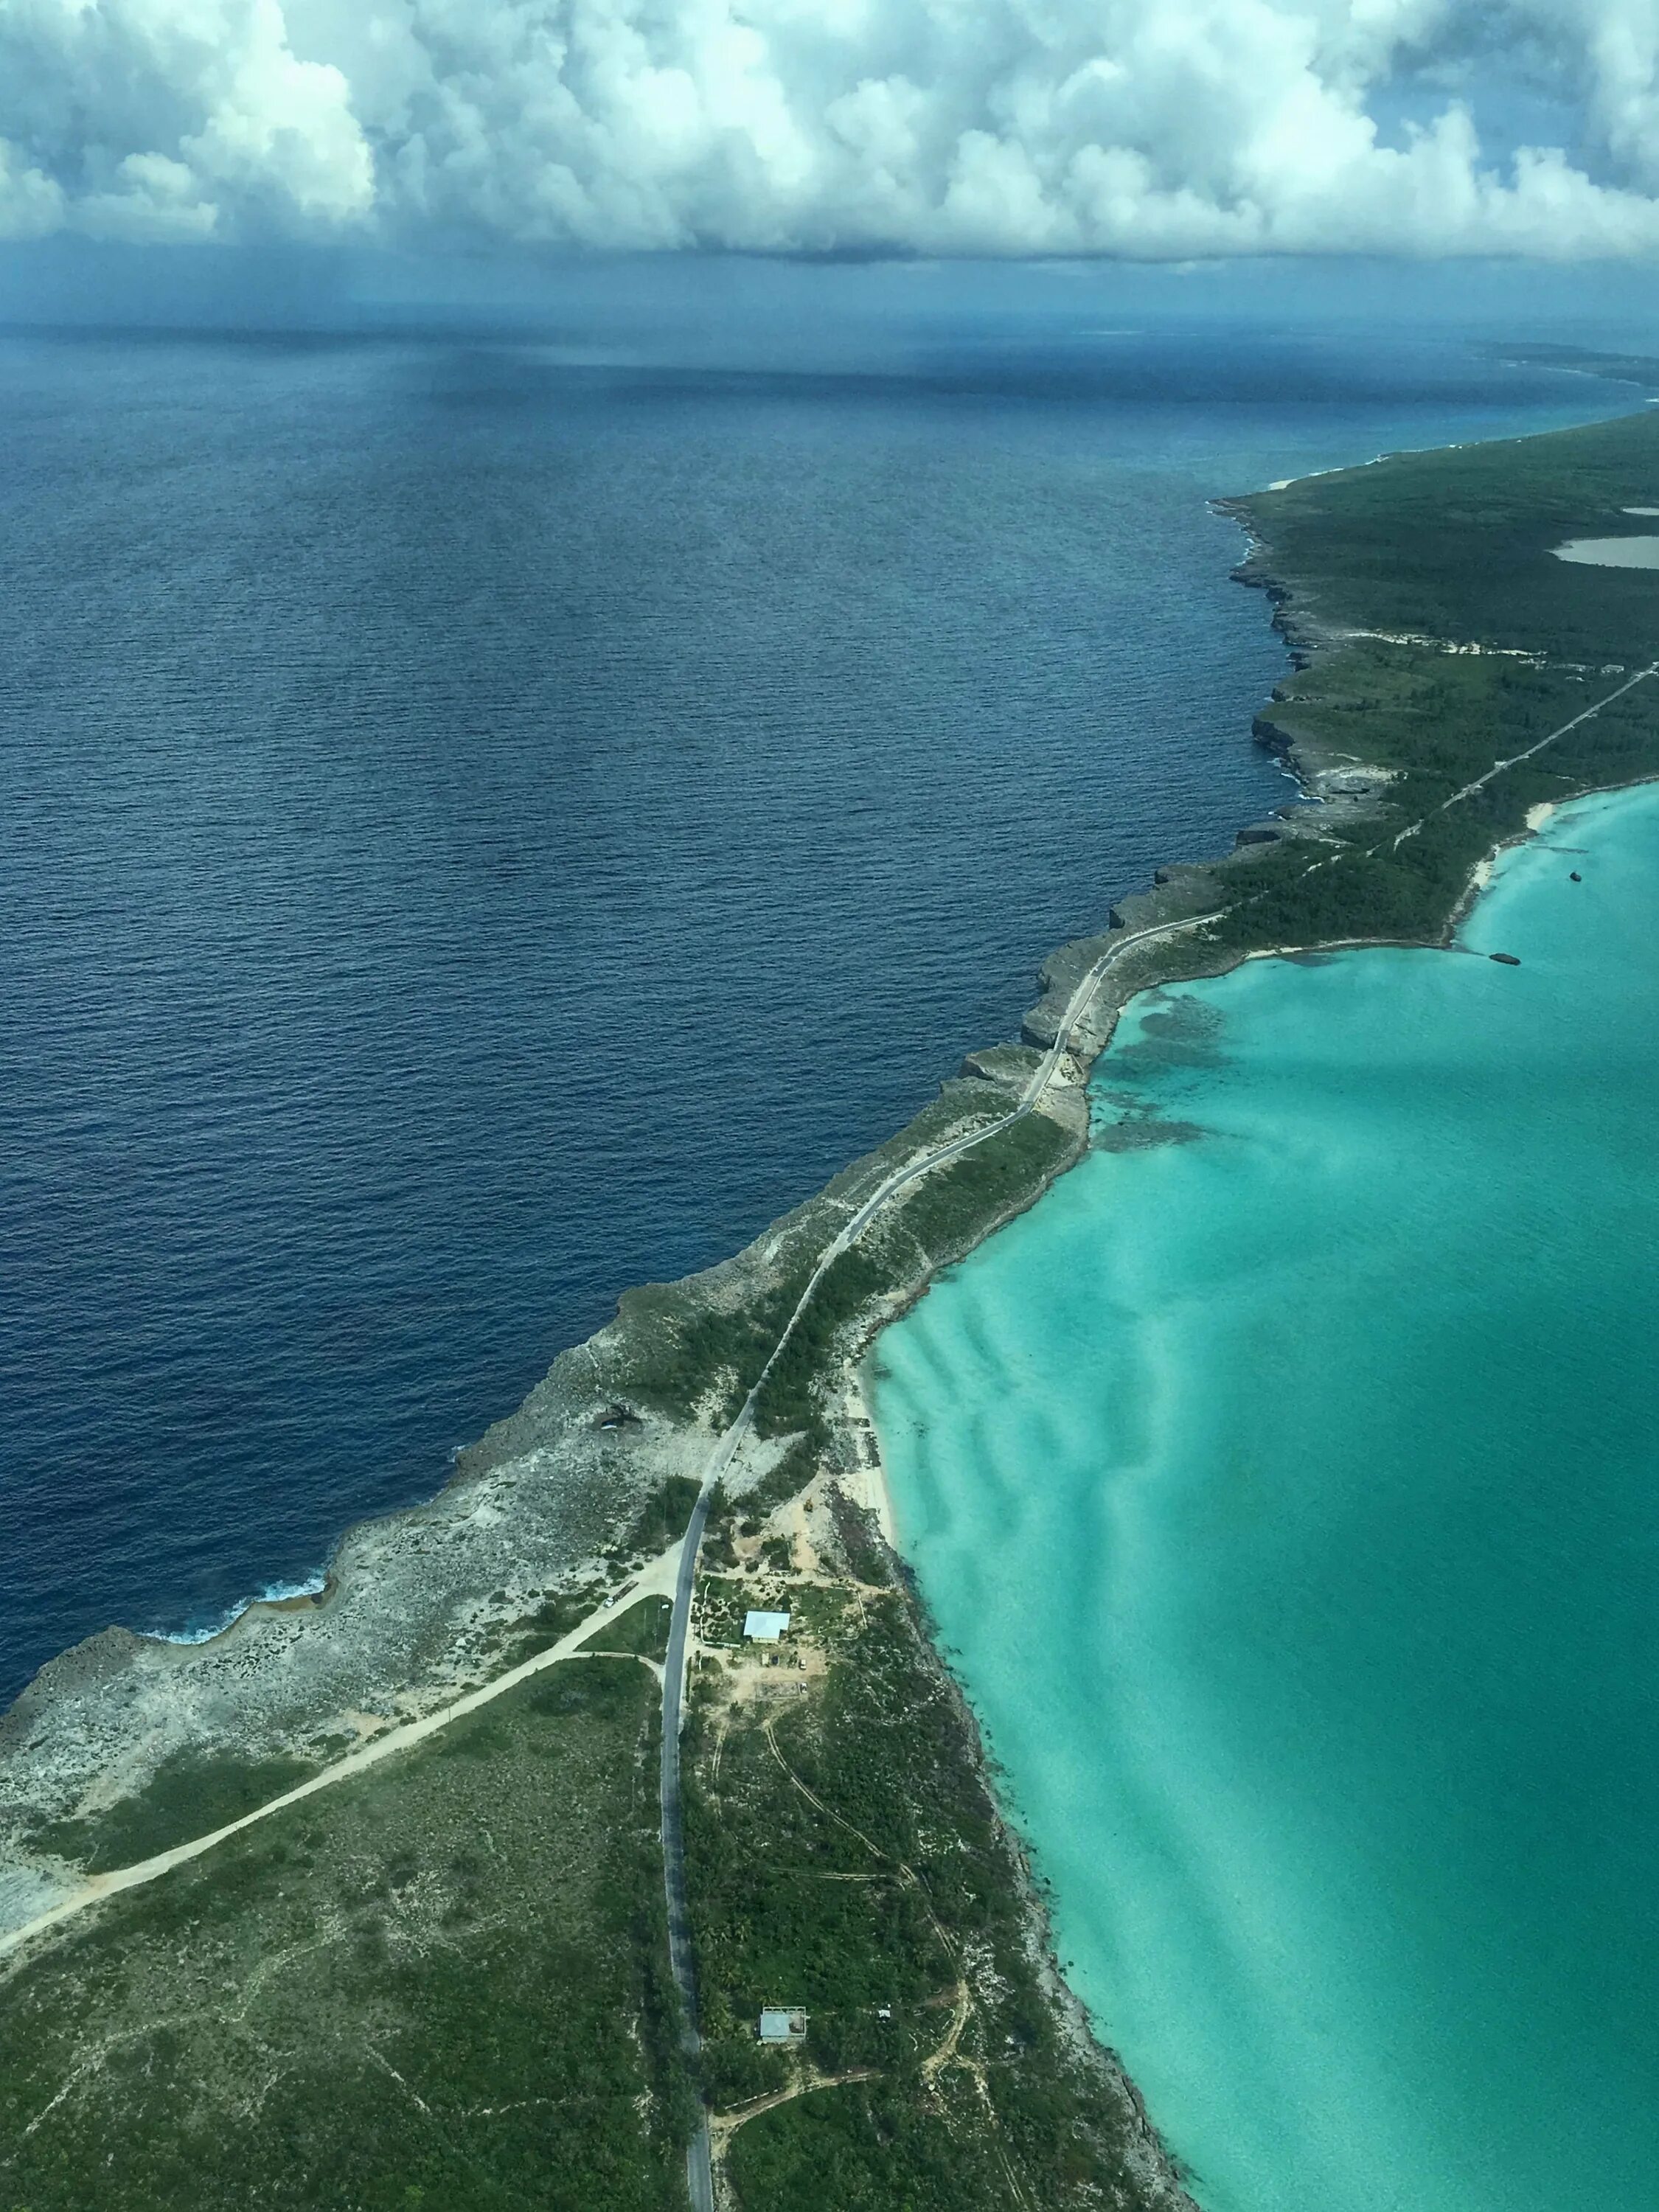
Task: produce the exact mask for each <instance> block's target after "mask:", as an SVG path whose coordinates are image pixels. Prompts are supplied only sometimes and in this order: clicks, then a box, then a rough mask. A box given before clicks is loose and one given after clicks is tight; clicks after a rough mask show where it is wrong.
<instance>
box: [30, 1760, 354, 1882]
mask: <svg viewBox="0 0 1659 2212" xmlns="http://www.w3.org/2000/svg"><path fill="white" fill-rule="evenodd" d="M316 1771H317V1769H316V1767H315V1766H314V1765H313V1764H312V1762H311V1761H310V1760H308V1759H236V1758H234V1757H232V1756H231V1755H230V1754H229V1753H218V1752H210V1753H202V1752H195V1753H174V1754H173V1757H172V1758H170V1759H163V1760H162V1762H161V1765H159V1766H158V1767H157V1768H156V1770H155V1773H154V1774H153V1775H152V1776H151V1777H150V1779H149V1782H147V1783H146V1784H145V1785H144V1787H143V1789H142V1790H139V1791H138V1792H137V1794H136V1795H135V1796H131V1797H126V1798H123V1799H122V1801H121V1802H120V1803H119V1804H117V1805H113V1806H112V1807H111V1808H109V1810H108V1811H107V1812H105V1813H98V1814H92V1815H90V1816H89V1817H88V1818H87V1819H84V1820H59V1821H57V1822H55V1823H54V1824H53V1825H52V1826H51V1827H47V1828H40V1829H37V1830H36V1831H35V1832H34V1834H33V1837H32V1838H31V1839H30V1840H31V1841H32V1843H33V1845H34V1847H35V1848H36V1850H43V1851H54V1852H56V1853H57V1854H58V1857H60V1858H65V1859H68V1860H70V1862H71V1863H72V1864H75V1865H77V1866H82V1867H84V1868H85V1869H87V1871H88V1873H89V1874H103V1873H106V1871H107V1870H108V1869H110V1868H112V1867H124V1866H135V1865H137V1863H138V1861H139V1860H140V1859H147V1858H153V1857H155V1854H156V1853H157V1852H158V1851H165V1850H171V1849H172V1847H173V1844H182V1843H185V1842H188V1840H189V1839H190V1838H191V1837H192V1836H204V1835H208V1834H210V1833H211V1832H212V1831H213V1830H214V1829H215V1828H223V1827H228V1826H229V1824H230V1822H231V1821H233V1820H240V1818H241V1817H242V1815H243V1814H244V1813H252V1812H253V1811H255V1810H256V1809H257V1808H258V1807H259V1806H261V1805H266V1804H269V1803H270V1800H271V1799H272V1798H273V1797H280V1796H282V1795H283V1791H284V1790H292V1789H294V1788H295V1786H296V1785H297V1784H300V1783H301V1782H303V1781H305V1780H306V1778H307V1776H309V1775H312V1774H314V1773H315V1772H316Z"/></svg>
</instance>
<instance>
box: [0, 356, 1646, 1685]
mask: <svg viewBox="0 0 1659 2212" xmlns="http://www.w3.org/2000/svg"><path fill="white" fill-rule="evenodd" d="M1628 404H1635V401H1634V397H1633V395H1632V394H1631V393H1630V392H1628V391H1627V390H1625V389H1623V388H1620V387H1613V386H1597V385H1595V384H1594V383H1592V382H1590V381H1589V380H1585V379H1583V378H1576V377H1567V376H1565V375H1560V374H1544V373H1541V372H1522V371H1516V370H1506V369H1503V368H1497V367H1494V366H1491V365H1489V364H1487V363H1486V362H1482V361H1481V360H1480V359H1479V358H1477V357H1476V356H1474V355H1473V354H1472V353H1467V352H1465V351H1463V350H1462V349H1459V348H1458V347H1455V346H1452V345H1445V346H1437V347H1434V348H1426V347H1423V346H1413V347H1407V346H1403V345H1401V344H1398V343H1393V342H1391V341H1389V340H1388V339H1386V338H1383V337H1364V338H1363V339H1362V338H1359V337H1353V338H1349V339H1345V340H1342V341H1337V340H1334V339H1331V338H1328V337H1325V338H1319V337H1297V336H1294V335H1292V336H1288V337H1286V336H1283V335H1280V336H1276V337H1265V336H1248V335H1240V334H1237V333H1231V334H1230V333H1225V332H1223V333H1218V332H1215V331H1209V332H1205V333H1200V334H1188V335H1185V336H1183V335H1180V334H1170V335H1164V336H1160V335H1157V334H1152V335H1146V334H1142V335H1134V334H1129V335H1127V336H1126V335H1124V334H1121V333H1117V334H1113V333H1091V332H1090V331H1087V330H1084V329H1079V331H1074V332H1072V333H1071V334H1069V335H1068V336H1066V337H1064V338H1056V337H1054V336H1053V334H1052V333H1050V334H1049V335H1048V337H1046V338H1045V339H1044V340H1043V341H1042V343H1037V342H1036V341H1035V340H1030V341H1029V342H1028V341H1027V340H1025V339H1023V338H1018V337H1011V336H1010V335H1009V334H1008V333H1007V332H1006V331H1002V332H994V331H979V332H976V333H975V334H973V335H972V336H969V335H966V334H964V335H963V337H962V338H961V340H960V341H959V342H957V343H947V342H945V340H944V339H942V338H940V337H939V336H938V335H937V334H935V336H934V337H933V338H932V339H930V341H929V342H928V343H927V345H925V346H923V345H921V344H918V345H915V346H905V345H901V344H899V343H896V342H895V343H892V344H891V345H890V348H889V350H888V353H887V355H886V356H884V357H883V358H882V359H881V360H879V361H877V362H872V364H871V365H870V366H868V367H867V368H864V369H861V370H858V371H852V370H847V371H843V372H841V373H836V374H827V373H826V374H805V373H790V374H785V373H781V372H776V371H773V372H768V373H758V372H757V373H755V374H744V373H743V372H741V371H739V370H732V371H715V370H712V369H707V368H705V369H700V370H696V371H684V372H681V371H676V370H674V369H673V368H667V367H649V366H639V365H636V366H634V367H631V368H630V367H623V366H611V367H606V366H604V365H600V364H595V363H594V362H592V361H589V362H585V363H584V362H579V361H578V362H573V360H572V359H571V358H570V356H568V353H565V352H562V351H561V350H560V349H556V348H554V347H552V346H546V345H541V344H538V343H534V342H532V341H529V340H522V339H521V340H507V339H489V338H483V337H476V336H473V337H442V336H439V337H380V338H364V337H352V338H347V339H341V340H339V341H331V340H327V339H319V338H311V339H307V340H305V341H303V342H295V343H286V342H278V341H274V340H270V339H258V338H247V337H243V338H232V339H224V338H216V337H188V338H169V337H145V338H142V339H137V338H133V337H107V336H97V335H89V336H87V335H83V336H76V337H49V336H40V335H29V334H14V335H11V336H7V337H0V499H3V525H0V828H3V836H4V841H5V843H4V860H3V868H0V1701H3V1700H4V1699H7V1698H9V1697H10V1696H11V1695H13V1694H15V1692H16V1690H17V1689H18V1688H19V1687H20V1686H21V1684H22V1683H23V1681H24V1680H26V1679H27V1676H28V1674H30V1672H31V1671H32V1670H33V1668H35V1667H36V1666H38V1665H39V1664H40V1662H42V1661H43V1660H45V1659H46V1658H47V1657H49V1656H51V1655H52V1653H53V1652H55V1651H57V1650H59V1649H60V1648H62V1647H63V1646H64V1645H65V1644H70V1643H72V1642H74V1641H75V1640H76V1639H77V1638H80V1637H82V1636H84V1635H86V1634H88V1633H89V1632H92V1631H94V1630H96V1629H98V1628H100V1627H101V1626H104V1625H106V1623H108V1622H110V1621H112V1620H115V1621H122V1622H125V1623H126V1624H127V1625H129V1626H133V1627H137V1628H140V1629H146V1630H154V1631H157V1632H173V1633H178V1632H190V1631H192V1630H195V1631H200V1630H202V1629H204V1628H206V1627H208V1626H211V1625H212V1624H213V1623H215V1622H216V1621H217V1620H222V1619H223V1618H224V1617H225V1615H226V1614H227V1613H228V1611H229V1610H230V1609H231V1608H233V1607H234V1606H235V1605H236V1604H237V1603H238V1601H240V1600H241V1599H243V1598H245V1597H246V1595H249V1594H251V1593H253V1592H256V1591H258V1590H261V1589H268V1588H273V1587H280V1586H287V1585H292V1584H296V1583H304V1582H305V1581H306V1580H307V1578H308V1577H311V1576H313V1574H314V1573H315V1572H316V1571H318V1570H319V1567H320V1566H321V1565H322V1564H323V1562H324V1560H325V1558H326V1556H327V1553H328V1552H329V1549H330V1547H331V1543H332V1541H333V1540H334V1539H335V1538H336V1537H337V1535H338V1534H339V1533H340V1531H341V1530H342V1529H343V1528H344V1527H345V1526H346V1525H347V1524H348V1523H349V1522H351V1521H353V1520H354V1519H356V1518H358V1517H360V1516H363V1515H365V1514H369V1513H375V1512H380V1511H383V1510H386V1509H387V1508H389V1507H392V1506H396V1505H398V1504H403V1503H407V1502H409V1501H411V1500H413V1499H415V1498H419V1497H421V1496H422V1495H424V1494H427V1493H429V1492H431V1491H432V1490H434V1489H435V1488H436V1487H437V1486H438V1485H439V1484H440V1483H441V1481H442V1480H443V1479H444V1477H445V1474H446V1473H447V1463H448V1457H449V1455H450V1453H451V1451H452V1450H453V1448H454V1447H455V1446H456V1445H457V1444H459V1443H462V1442H464V1441H466V1440H467V1439H469V1438H471V1437H475V1436H476V1435H477V1433H478V1432H479V1431H481V1430H482V1429H483V1427H484V1426H485V1425H487V1424H488V1422H489V1421H490V1420H491V1419H494V1418H495V1416H497V1415H499V1414H501V1413H505V1412H507V1411H508V1410H509V1409H510V1408H511V1407H513V1405H514V1404H515V1403H516V1401H518V1399H519V1398H520V1396H521V1395H522V1394H523V1393H524V1392H525V1390H526V1389H527V1388H528V1387H529V1386H530V1385H531V1384H532V1383H533V1382H534V1381H535V1380H536V1378H537V1377H538V1376H539V1375H540V1374H541V1372H542V1371H543V1370H544V1368H545V1367H546V1366H547V1364H548V1363H549V1362H550V1359H551V1358H552V1357H553V1355H554V1354H555V1352H557V1351H558V1350H559V1349H560V1347H561V1346H565V1345H568V1344H570V1343H572V1342H574V1341H575V1340H579V1339H580V1337H582V1336H583V1335H585V1334H587V1333H588V1332H589V1331H591V1330H592V1328H595V1327H596V1326H598V1325H599V1323H600V1322H603V1321H605V1318H606V1317H607V1316H608V1315H609V1314H610V1312H611V1308H612V1304H613V1303H614V1301H615V1298H616V1297H617V1293H618V1291H621V1290H622V1289H623V1288H624V1287H625V1286H626V1285H629V1283H633V1282H636V1281H640V1280H642V1279H649V1278H657V1279H663V1278H668V1277H672V1276H675V1275H678V1274H679V1273H684V1271H685V1270H687V1269H689V1268H692V1267H700V1266H702V1265H705V1264H707V1263H708V1262H709V1261H714V1260H717V1259H719V1258H720V1257H722V1256H723V1255H726V1254H727V1253H728V1252H730V1251H732V1250H733V1249H736V1248H737V1247H738V1245H740V1244H742V1243H744V1242H745V1241H746V1240H747V1239H748V1238H749V1237H751V1236H752V1235H754V1234H755V1232H756V1231H757V1230H758V1229H759V1228H761V1227H762V1226H763V1225H764V1224H765V1223H766V1222H767V1221H768V1220H769V1218H771V1217H772V1216H774V1215H775V1214H776V1213H777V1212H780V1211H781V1210H782V1209H783V1208H784V1207H786V1206H789V1205H790V1204H792V1203H793V1202H794V1201H795V1200H799V1198H801V1197H803V1196H804V1195H805V1194H807V1193H808V1192H810V1191H811V1189H813V1188H815V1187H816V1186H817V1184H818V1183H819V1182H822V1181H823V1179H824V1178H825V1177H826V1176H829V1174H831V1173H832V1172H833V1171H834V1170H836V1168H837V1167H839V1166H841V1165H842V1164H844V1163H845V1161H846V1160H847V1159H848V1158H850V1157H851V1156H853V1155H854V1154H855V1153H857V1152H860V1151H861V1150H862V1149H864V1148H865V1147H866V1146H870V1145H871V1144H872V1143H875V1142H876V1141H878V1139H882V1138H884V1137H885V1136H887V1135H888V1134H890V1133H891V1132H892V1130H893V1129H894V1128H895V1127H896V1126H897V1125H898V1124H899V1123H900V1122H901V1121H903V1119H904V1118H905V1117H906V1116H907V1115H908V1114H910V1113H911V1112H913V1111H914V1110H915V1109H916V1107H918V1106H919V1105H920V1104H921V1103H922V1102H923V1101H924V1100H925V1099H926V1098H927V1097H928V1096H929V1095H930V1094H931V1093H932V1091H933V1087H934V1085H936V1083H937V1082H938V1080H939V1078H940V1077H942V1076H944V1075H945V1074H948V1073H951V1070H952V1069H953V1068H954V1067H955V1066H956V1063H957V1060H958V1058H959V1057H960V1055H961V1054H962V1052H963V1050H964V1049H965V1048H969V1047H970V1046H973V1045H975V1044H980V1043H983V1042H988V1041H991V1040H994V1039H995V1038H998V1037H1000V1036H1006V1035H1008V1034H1010V1033H1011V1032H1012V1030H1013V1029H1014V1027H1015V1025H1016V1024H1017V1023H1018V1018H1019V1015H1020V1013H1021V1012H1022V1011H1023V1009H1024V1006H1026V1005H1027V1004H1028V1003H1029V1001H1030V998H1031V996H1032V976H1033V971H1034V969H1036V964H1037V963H1038V961H1039V960H1040V959H1041V957H1042V954H1043V953H1044V952H1045V951H1047V950H1048V948H1049V947H1050V946H1052V945H1054V944H1056V943H1058V942H1060V940H1061V939H1065V938H1066V937H1069V936H1072V935H1074V934H1076V933H1078V932H1079V931H1081V930H1084V929H1087V928H1090V927H1097V926H1098V924H1099V923H1100V921H1102V919H1103V915H1104V914H1105V910H1106V908H1107V907H1108V905H1109V903H1110V902H1111V901H1112V899H1113V898H1114V897H1115V896H1118V895H1119V894H1121V893H1122V892H1124V891H1126V890H1130V889H1133V888H1134V887H1135V886H1137V885H1139V884H1144V883H1145V882H1146V879H1147V878H1148V876H1149V874H1150V872H1151V871H1152V867H1153V866H1155V865H1156V863H1157V862H1158V861H1159V860H1164V859H1167V858H1170V857H1172V856H1179V855H1190V854H1200V853H1203V852H1206V851H1215V850H1220V849H1224V848H1225V847H1226V846H1227V845H1229V844H1230V843H1231V834H1232V831H1233V829H1235V827H1237V825H1238V824H1239V823H1243V822H1245V821H1248V820H1249V819H1250V818H1252V817H1255V816H1257V815H1259V814H1260V813H1261V812H1262V811H1264V810H1265V809H1266V808H1267V807H1269V806H1271V805H1274V804H1276V803H1278V802H1279V800H1281V799H1283V798H1284V797H1285V788H1286V787H1285V784H1284V783H1283V781H1281V780H1280V778H1279V776H1278V775H1277V774H1276V772H1275V770H1274V769H1273V767H1272V765H1271V763H1269V762H1268V761H1267V759H1266V758H1265V757H1263V756H1262V755H1261V753H1260V752H1259V751H1257V750H1255V749H1254V748H1253V747H1252V746H1251V744H1250V743H1249V717H1250V714H1251V712H1252V710H1253V709H1254V708H1255V706H1256V704H1257V703H1258V702H1259V701H1260V700H1261V697H1262V696H1263V695H1264V694H1265V693H1266V691H1267V689H1268V688H1269V686H1270V685H1271V684H1272V683H1273V681H1274V679H1275V678H1276V677H1277V676H1278V674H1279V672H1280V670H1281V667H1282V659H1281V655H1280V653H1279V648H1278V647H1277V646H1276V644H1275V642H1274V641H1273V637H1272V635H1271V634H1270V632H1269V629H1268V627H1267V608H1266V606H1265V604H1264V602H1263V601H1262V599H1261V597H1260V596H1259V595H1258V594H1255V593H1249V592H1243V591H1240V590H1239V589H1238V588H1237V586H1233V585H1231V583H1230V582H1229V581H1228V580H1227V571H1228V568H1229V566H1230V565H1231V562H1232V561H1233V559H1234V558H1236V557H1237V550H1238V545H1237V538H1236V535H1235V532H1233V530H1232V529H1231V526H1229V525H1226V524H1225V523H1223V522H1221V521H1218V520H1216V519H1215V518H1214V517H1212V515H1210V514H1209V513H1207V511H1206V507H1205V504H1204V501H1205V498H1206V495H1209V494H1212V493H1215V492H1225V491H1229V490H1236V489H1245V488H1248V487H1249V486H1251V485H1254V484H1257V483H1261V482H1264V481H1266V480H1267V479H1269V478H1272V477H1280V476H1289V475H1294V474H1298V473H1301V472H1303V471H1307V470H1310V469H1315V468H1322V467H1328V466H1332V465H1340V464H1343V463H1347V462H1352V461H1357V460H1363V459H1368V458H1370V456H1371V455H1372V454H1374V453H1376V452H1378V451H1380V450H1382V449H1383V448H1385V447H1396V446H1401V445H1419V446H1420V445H1432V444H1438V443H1442V442H1444V441H1448V440H1450V439H1454V438H1467V437H1474V436H1481V435H1498V434H1501V433H1504V432H1509V431H1511V430H1515V429H1521V428H1542V427H1547V426H1549V425H1551V424H1553V423H1556V422H1566V421H1570V420H1582V419H1585V418H1586V417H1588V416H1591V415H1594V414H1597V413H1607V412H1610V411H1613V409H1614V408H1616V407H1619V406H1624V405H1628Z"/></svg>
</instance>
